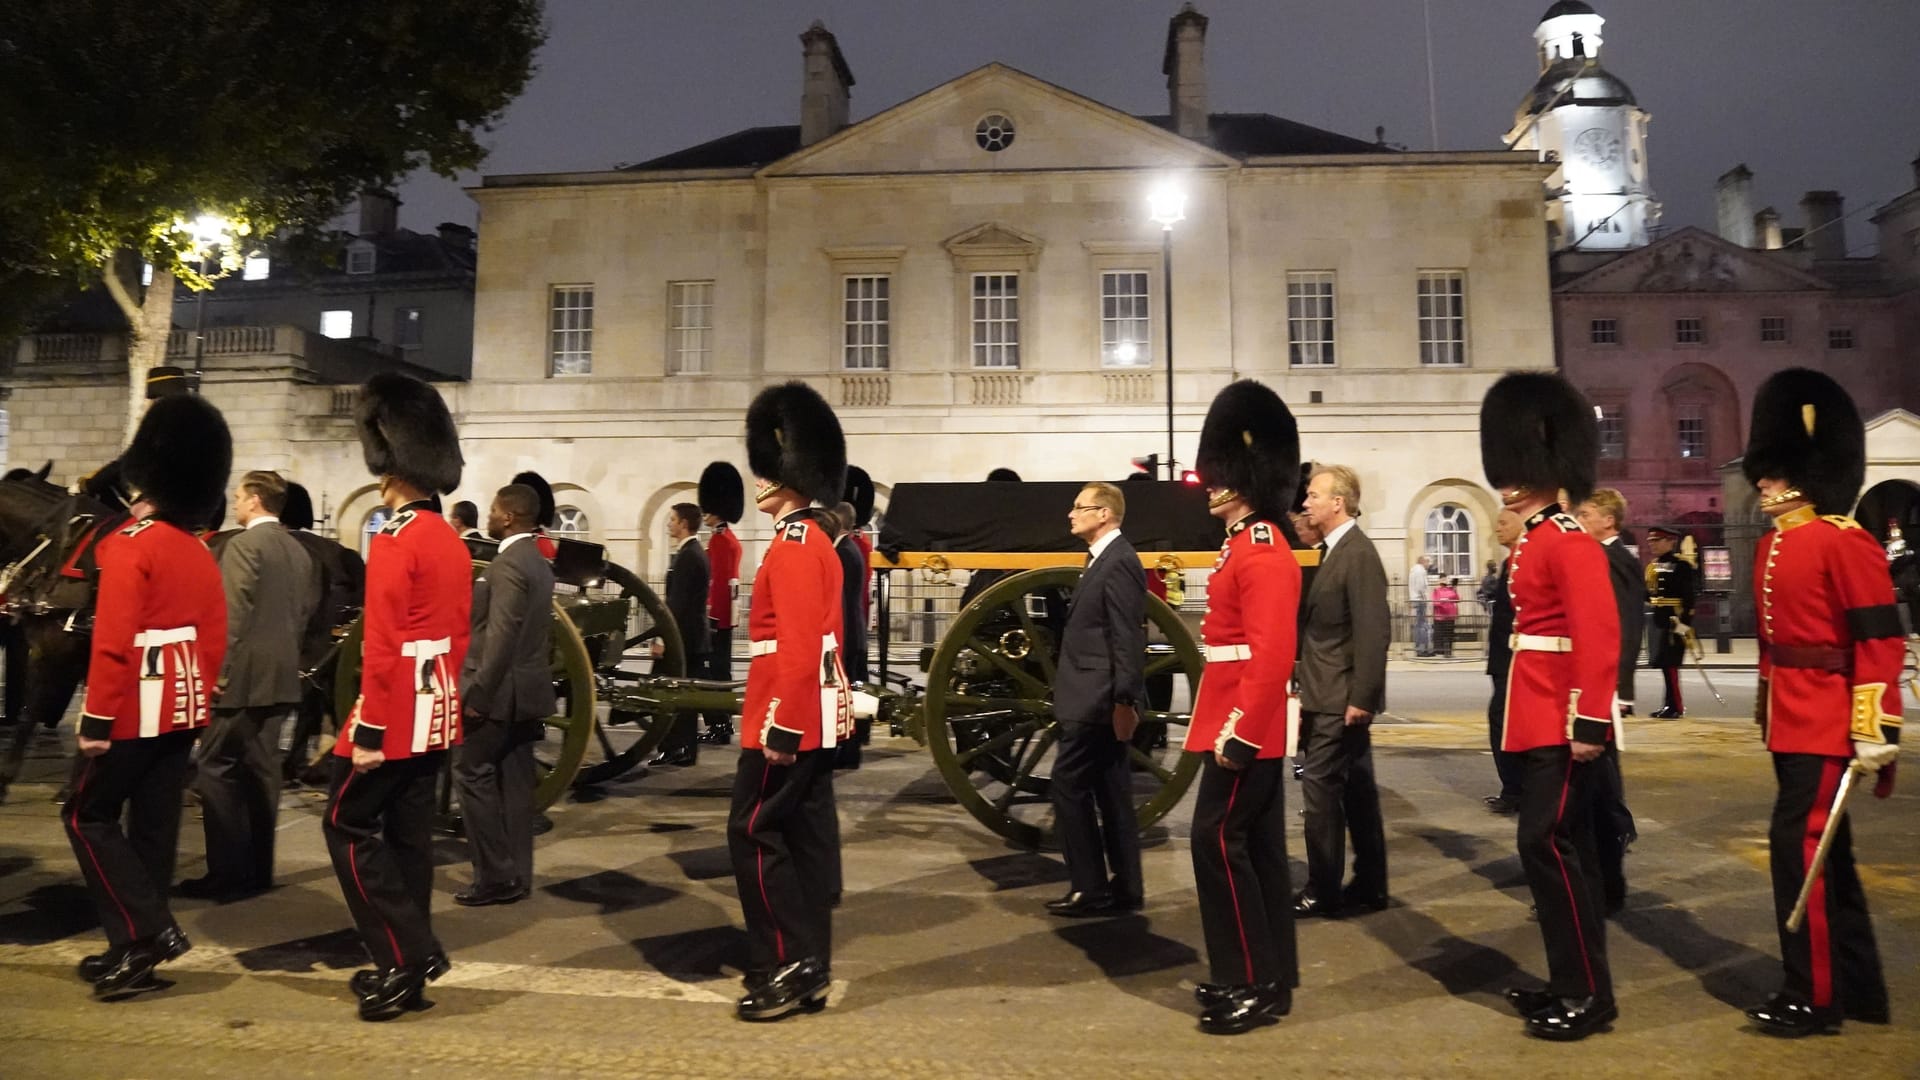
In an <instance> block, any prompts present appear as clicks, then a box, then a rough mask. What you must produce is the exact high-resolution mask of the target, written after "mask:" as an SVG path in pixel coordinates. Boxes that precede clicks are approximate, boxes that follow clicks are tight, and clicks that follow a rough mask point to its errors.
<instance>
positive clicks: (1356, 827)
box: [1293, 465, 1391, 918]
mask: <svg viewBox="0 0 1920 1080" xmlns="http://www.w3.org/2000/svg"><path fill="white" fill-rule="evenodd" d="M1307 516H1308V517H1310V518H1312V520H1313V524H1314V527H1315V528H1317V529H1318V530H1319V531H1320V534H1321V536H1322V537H1324V539H1323V540H1322V541H1321V543H1320V550H1321V554H1320V568H1319V569H1318V570H1317V571H1315V572H1314V575H1313V584H1312V585H1311V586H1309V587H1308V589H1307V595H1306V596H1305V597H1304V598H1302V600H1301V601H1300V611H1301V630H1300V659H1299V662H1298V665H1297V667H1296V669H1295V671H1296V673H1297V674H1296V677H1297V678H1298V680H1299V684H1300V710H1301V717H1300V760H1301V762H1302V766H1301V769H1302V771H1301V777H1300V781H1301V796H1302V801H1303V802H1304V803H1305V808H1306V824H1305V839H1306V848H1307V887H1306V888H1305V889H1303V890H1301V892H1300V895H1299V896H1298V897H1296V898H1295V900H1294V906H1293V910H1294V914H1295V915H1297V916H1300V917H1303V918H1305V917H1311V916H1316V915H1317V916H1325V917H1330V918H1337V917H1339V916H1340V915H1343V914H1345V913H1346V912H1347V911H1349V910H1353V909H1364V910H1371V911H1380V910H1382V909H1384V908H1385V907H1386V906H1387V837H1386V827H1385V824H1384V823H1383V822H1382V821H1381V818H1380V789H1379V787H1378V786H1377V785H1376V784H1375V783H1374V778H1373V740H1372V733H1371V728H1370V727H1369V725H1371V724H1372V723H1373V718H1374V716H1375V715H1376V714H1378V713H1379V712H1380V710H1381V709H1383V708H1385V707H1386V704H1387V646H1388V644H1389V641H1390V639H1391V633H1390V626H1389V619H1390V617H1389V615H1388V612H1387V572H1386V569H1385V568H1384V567H1382V566H1381V565H1380V553H1379V552H1378V551H1376V550H1375V549H1374V546H1373V541H1372V540H1369V539H1368V538H1367V534H1365V533H1363V532H1361V531H1360V525H1359V523H1358V522H1357V521H1356V520H1355V519H1356V518H1358V517H1359V516H1360V478H1359V477H1358V476H1356V475H1354V472H1353V470H1352V469H1349V468H1347V467H1346V466H1345V465H1323V466H1320V467H1318V468H1316V469H1314V470H1313V476H1312V478H1311V479H1309V480H1308V481H1307ZM1349 829H1351V830H1352V832H1353V881H1352V882H1350V883H1349V884H1348V885H1347V886H1346V888H1344V889H1343V888H1341V885H1340V876H1341V874H1342V873H1343V871H1344V870H1345V866H1344V864H1345V862H1346V842H1345V841H1346V833H1347V830H1349Z"/></svg>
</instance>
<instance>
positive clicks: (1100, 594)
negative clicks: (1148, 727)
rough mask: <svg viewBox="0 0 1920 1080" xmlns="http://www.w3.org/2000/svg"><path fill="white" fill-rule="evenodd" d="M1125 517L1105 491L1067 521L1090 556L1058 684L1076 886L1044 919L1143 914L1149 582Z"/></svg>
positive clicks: (1063, 817) (1059, 819)
mask: <svg viewBox="0 0 1920 1080" xmlns="http://www.w3.org/2000/svg"><path fill="white" fill-rule="evenodd" d="M1126 516H1127V502H1126V498H1125V496H1123V495H1121V493H1120V489H1119V488H1118V487H1116V486H1115V485H1113V484H1106V483H1093V484H1088V485H1087V486H1086V487H1084V488H1082V489H1080V494H1079V496H1078V497H1076V498H1075V499H1074V502H1073V508H1072V509H1071V510H1069V511H1068V512H1067V523H1068V527H1069V528H1070V529H1071V530H1072V531H1073V535H1074V536H1076V537H1078V538H1079V539H1080V540H1082V541H1084V542H1085V543H1086V545H1087V548H1088V551H1087V569H1086V572H1085V573H1084V574H1082V575H1080V583H1079V584H1078V585H1077V586H1075V587H1074V590H1073V603H1072V605H1071V606H1070V607H1069V608H1068V609H1067V624H1066V628H1065V629H1064V630H1063V631H1062V633H1061V636H1060V665H1059V668H1058V670H1057V671H1056V672H1055V674H1054V679H1053V713H1054V718H1055V719H1056V720H1057V721H1058V730H1059V735H1060V744H1059V748H1058V749H1057V750H1056V751H1055V756H1054V761H1053V783H1052V787H1051V791H1052V795H1053V821H1054V829H1055V831H1056V832H1057V833H1058V835H1059V838H1060V848H1061V850H1062V852H1064V853H1065V855H1066V857H1067V873H1068V874H1069V875H1070V876H1071V879H1072V884H1071V885H1070V887H1069V888H1068V890H1067V895H1065V896H1063V897H1061V898H1060V899H1058V900H1050V901H1048V902H1047V910H1048V911H1049V912H1051V913H1053V914H1055V915H1062V916H1066V917H1069V918H1085V917H1089V916H1102V915H1118V914H1122V913H1124V912H1129V911H1138V910H1139V909H1140V907H1141V906H1142V904H1143V903H1144V897H1145V891H1144V888H1145V887H1144V884H1143V882H1142V877H1141V873H1140V826H1139V822H1138V820H1137V818H1136V816H1135V814H1134V809H1133V790H1132V788H1133V783H1132V775H1131V770H1130V769H1129V768H1128V764H1127V745H1128V740H1129V739H1131V738H1133V730H1134V728H1135V727H1136V726H1137V725H1138V724H1139V722H1140V714H1139V706H1140V701H1141V698H1142V696H1143V695H1144V694H1145V693H1146V684H1145V680H1144V678H1143V677H1142V673H1141V665H1142V662H1143V658H1144V657H1145V655H1146V648H1147V632H1146V609H1147V575H1146V572H1145V571H1144V570H1142V569H1141V568H1140V556H1139V555H1138V554H1137V553H1135V551H1134V549H1133V545H1132V544H1131V543H1128V542H1127V538H1126V537H1124V536H1122V535H1120V523H1121V521H1122V520H1123V519H1125V517H1126ZM1096 811H1097V813H1096ZM1109 873H1111V875H1112V876H1111V878H1109V876H1108V875H1109Z"/></svg>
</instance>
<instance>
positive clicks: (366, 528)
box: [360, 506, 393, 557]
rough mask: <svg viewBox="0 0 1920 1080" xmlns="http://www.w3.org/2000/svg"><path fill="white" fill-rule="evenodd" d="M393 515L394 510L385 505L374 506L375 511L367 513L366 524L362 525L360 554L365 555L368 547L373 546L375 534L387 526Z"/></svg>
mask: <svg viewBox="0 0 1920 1080" xmlns="http://www.w3.org/2000/svg"><path fill="white" fill-rule="evenodd" d="M392 516H393V511H392V510H389V509H388V508H386V507H384V506H376V507H374V508H373V512H372V513H370V514H368V515H367V520H366V524H364V525H362V526H360V554H361V555H362V556H363V557H364V556H365V555H366V554H367V549H368V548H369V547H372V546H373V534H375V533H377V532H379V531H380V530H381V529H383V528H385V527H386V524H387V519H388V518H390V517H392Z"/></svg>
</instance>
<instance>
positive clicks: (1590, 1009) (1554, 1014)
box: [1527, 997, 1620, 1042]
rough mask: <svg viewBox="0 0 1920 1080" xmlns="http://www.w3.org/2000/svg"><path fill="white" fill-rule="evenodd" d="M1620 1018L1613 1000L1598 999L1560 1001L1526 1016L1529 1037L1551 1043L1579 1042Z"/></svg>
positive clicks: (1561, 999)
mask: <svg viewBox="0 0 1920 1080" xmlns="http://www.w3.org/2000/svg"><path fill="white" fill-rule="evenodd" d="M1619 1016H1620V1010H1619V1009H1617V1008H1615V1007H1614V1004H1613V1002H1611V1001H1602V1000H1600V999H1599V998H1596V997H1586V998H1560V999H1559V1000H1557V1001H1554V1002H1553V1003H1552V1004H1550V1005H1548V1006H1547V1007H1546V1008H1544V1009H1541V1010H1540V1011H1539V1012H1536V1013H1532V1014H1529V1015H1528V1016H1527V1034H1529V1035H1532V1036H1534V1037H1536V1038H1541V1039H1547V1040H1549V1041H1551V1042H1577V1041H1579V1040H1581V1039H1584V1038H1586V1037H1587V1036H1589V1035H1591V1034H1593V1033H1594V1032H1596V1031H1600V1030H1602V1029H1604V1028H1605V1027H1606V1026H1607V1025H1608V1024H1611V1023H1613V1022H1614V1020H1615V1019H1617V1018H1618V1017H1619Z"/></svg>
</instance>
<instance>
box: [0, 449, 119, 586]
mask: <svg viewBox="0 0 1920 1080" xmlns="http://www.w3.org/2000/svg"><path fill="white" fill-rule="evenodd" d="M52 468H53V463H52V462H48V463H47V464H46V465H44V466H42V467H41V468H40V469H39V470H38V471H33V470H28V469H12V470H9V471H8V472H7V474H6V477H5V479H0V564H5V563H8V562H11V561H13V560H14V559H18V558H19V557H20V556H22V555H25V554H26V553H27V550H28V549H29V548H31V547H32V545H33V544H34V543H35V540H34V537H36V536H38V535H40V534H41V533H45V532H47V531H48V530H50V529H51V528H53V527H54V526H56V525H58V524H59V522H58V521H56V520H55V518H56V517H63V514H64V517H71V516H74V515H81V514H86V515H92V516H98V515H100V514H102V513H105V512H106V511H107V510H108V507H107V506H106V505H104V504H102V503H100V502H97V501H95V500H93V499H90V498H86V497H84V496H82V497H81V498H79V499H78V500H74V499H73V497H72V496H71V495H69V494H68V492H67V489H66V488H64V487H61V486H60V485H59V484H55V483H52V482H50V481H48V480H47V473H48V472H50V471H51V470H52ZM63 506H64V507H66V509H65V510H64V511H63ZM64 517H63V519H64Z"/></svg>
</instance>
